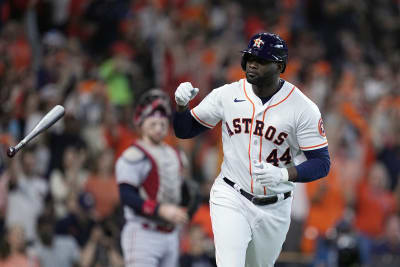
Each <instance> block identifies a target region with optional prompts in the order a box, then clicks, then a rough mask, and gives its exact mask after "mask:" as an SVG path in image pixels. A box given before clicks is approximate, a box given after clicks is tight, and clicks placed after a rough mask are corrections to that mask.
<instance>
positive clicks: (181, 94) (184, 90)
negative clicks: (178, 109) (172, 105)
mask: <svg viewBox="0 0 400 267" xmlns="http://www.w3.org/2000/svg"><path fill="white" fill-rule="evenodd" d="M198 92H199V88H193V86H192V84H191V83H190V82H185V83H181V84H180V85H179V86H178V88H176V91H175V102H176V104H178V106H186V105H187V104H188V103H189V101H190V100H192V99H193V98H194V97H195V96H196V95H197V93H198Z"/></svg>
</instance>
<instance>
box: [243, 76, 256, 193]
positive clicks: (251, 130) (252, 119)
mask: <svg viewBox="0 0 400 267" xmlns="http://www.w3.org/2000/svg"><path fill="white" fill-rule="evenodd" d="M243 90H244V94H245V95H246V98H247V99H248V100H249V101H250V103H251V105H252V106H253V115H251V125H250V140H249V151H248V153H249V171H250V177H251V192H252V193H253V175H252V171H251V155H250V146H251V134H252V132H253V121H254V113H255V109H256V108H255V107H254V103H253V101H251V99H250V98H249V96H248V95H247V92H246V80H243Z"/></svg>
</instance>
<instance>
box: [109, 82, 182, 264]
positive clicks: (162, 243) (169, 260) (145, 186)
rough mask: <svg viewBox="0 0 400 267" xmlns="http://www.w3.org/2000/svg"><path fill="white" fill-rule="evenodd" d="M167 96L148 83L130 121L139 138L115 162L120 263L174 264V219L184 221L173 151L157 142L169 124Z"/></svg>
mask: <svg viewBox="0 0 400 267" xmlns="http://www.w3.org/2000/svg"><path fill="white" fill-rule="evenodd" d="M170 115H171V108H170V105H169V98H168V96H167V95H166V94H164V93H163V92H162V91H160V90H157V89H154V90H150V91H149V92H147V93H145V94H144V95H143V96H142V97H141V98H140V99H139V104H138V105H137V107H136V112H135V118H134V121H135V125H136V126H137V127H138V129H139V130H140V134H141V138H140V139H139V140H138V141H137V142H136V143H134V144H133V145H132V146H131V147H129V148H127V149H126V150H125V151H124V152H123V153H122V155H121V156H120V157H119V158H118V160H117V162H116V177H117V181H118V184H119V193H120V198H121V202H122V204H123V206H124V216H125V221H126V222H125V225H124V227H123V230H122V234H121V246H122V250H123V256H124V262H125V267H130V266H142V267H176V266H177V264H178V256H179V236H178V228H179V225H181V224H184V223H186V222H187V221H188V214H187V212H186V210H185V209H184V208H182V207H180V206H178V204H179V203H180V201H181V184H182V182H183V181H182V176H181V169H180V168H181V163H180V157H179V154H178V152H177V151H176V150H175V149H173V148H172V147H170V146H169V145H167V144H165V143H164V142H163V140H164V138H165V137H166V135H167V133H168V129H169V116H170Z"/></svg>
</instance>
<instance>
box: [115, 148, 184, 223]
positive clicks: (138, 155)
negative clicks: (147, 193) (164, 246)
mask: <svg viewBox="0 0 400 267" xmlns="http://www.w3.org/2000/svg"><path fill="white" fill-rule="evenodd" d="M151 168H152V166H151V162H150V161H149V160H148V158H147V157H146V156H145V155H144V153H143V152H142V151H140V150H138V149H137V148H135V147H130V148H128V149H127V150H126V151H125V152H124V153H123V154H122V156H121V157H120V158H119V159H118V160H117V163H116V167H115V171H116V177H117V182H118V188H119V195H120V199H121V203H122V204H123V205H126V206H128V207H130V208H132V209H133V210H134V211H135V213H137V214H141V215H144V216H158V217H160V218H162V219H164V220H167V221H169V222H171V223H174V224H180V223H186V222H187V220H188V218H187V214H186V212H185V211H184V210H183V209H182V208H180V207H178V206H176V205H173V204H168V203H158V202H156V201H155V200H151V199H147V200H145V199H143V198H142V197H141V196H140V193H139V188H140V186H141V184H142V183H143V182H144V180H145V179H146V177H147V175H148V173H149V172H150V169H151Z"/></svg>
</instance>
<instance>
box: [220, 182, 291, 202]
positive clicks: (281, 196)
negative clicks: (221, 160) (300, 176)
mask: <svg viewBox="0 0 400 267" xmlns="http://www.w3.org/2000/svg"><path fill="white" fill-rule="evenodd" d="M223 179H224V181H225V182H226V183H227V184H228V185H230V186H232V187H233V188H234V189H235V190H236V191H238V192H239V193H240V194H241V195H243V196H244V197H245V198H247V199H248V200H250V201H251V202H253V203H254V204H255V205H259V206H263V205H269V204H274V203H276V202H278V201H281V200H284V199H287V198H289V197H290V196H291V195H292V192H291V191H289V192H286V193H279V194H277V195H275V196H269V197H257V196H254V195H253V194H250V193H248V192H246V191H245V190H243V189H242V188H241V187H240V186H239V185H238V184H237V183H235V182H233V181H231V180H229V179H228V178H226V177H224V178H223Z"/></svg>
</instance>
